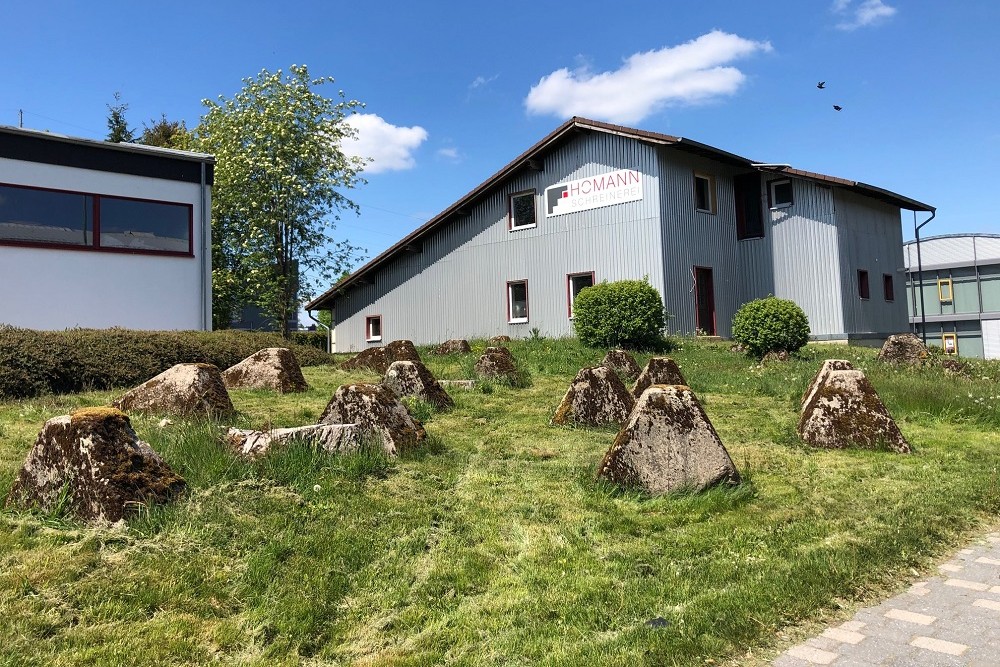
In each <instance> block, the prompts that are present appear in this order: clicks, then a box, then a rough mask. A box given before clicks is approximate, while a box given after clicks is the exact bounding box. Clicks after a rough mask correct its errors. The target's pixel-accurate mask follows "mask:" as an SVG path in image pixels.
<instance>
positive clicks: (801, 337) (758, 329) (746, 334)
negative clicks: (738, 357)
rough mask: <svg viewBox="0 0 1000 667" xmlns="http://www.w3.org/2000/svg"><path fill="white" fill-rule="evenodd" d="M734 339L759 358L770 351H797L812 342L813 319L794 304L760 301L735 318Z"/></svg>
mask: <svg viewBox="0 0 1000 667" xmlns="http://www.w3.org/2000/svg"><path fill="white" fill-rule="evenodd" d="M733 340H735V341H736V342H737V343H739V344H741V345H743V347H745V348H746V349H747V353H748V354H751V355H753V356H755V357H758V358H760V357H763V356H764V355H765V354H767V353H768V352H780V351H782V350H784V351H786V352H795V351H796V350H798V349H799V348H800V347H802V346H803V345H805V344H806V343H807V342H809V319H808V318H807V317H806V314H805V313H804V312H802V309H801V308H799V307H798V305H796V303H795V302H794V301H790V300H788V299H779V298H777V297H773V296H769V297H767V298H765V299H757V300H755V301H751V302H749V303H745V304H743V305H742V306H740V309H739V310H738V311H736V315H734V316H733Z"/></svg>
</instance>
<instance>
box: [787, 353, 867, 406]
mask: <svg viewBox="0 0 1000 667" xmlns="http://www.w3.org/2000/svg"><path fill="white" fill-rule="evenodd" d="M853 370H854V365H853V364H851V362H850V361H848V360H847V359H827V360H826V361H824V362H823V365H822V366H820V367H819V370H818V371H817V372H816V375H814V376H813V379H812V382H810V383H809V386H808V387H807V388H806V391H805V393H804V394H802V400H801V401H799V409H800V410H801V409H802V408H804V407H805V405H806V403H807V402H808V401H809V399H810V398H812V396H813V394H815V393H816V390H817V389H819V388H820V387H822V386H823V383H825V382H826V379H827V378H828V377H829V376H830V372H831V371H853Z"/></svg>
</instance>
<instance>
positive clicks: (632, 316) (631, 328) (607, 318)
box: [573, 280, 667, 349]
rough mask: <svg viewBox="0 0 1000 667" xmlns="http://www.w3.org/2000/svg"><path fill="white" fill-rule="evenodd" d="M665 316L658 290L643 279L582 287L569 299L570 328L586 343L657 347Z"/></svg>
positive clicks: (660, 341) (625, 346) (628, 346)
mask: <svg viewBox="0 0 1000 667" xmlns="http://www.w3.org/2000/svg"><path fill="white" fill-rule="evenodd" d="M666 317H667V315H666V313H665V312H664V310H663V300H662V299H661V298H660V293H659V292H658V291H657V290H656V288H655V287H653V286H652V285H650V284H649V283H648V282H646V281H645V280H619V281H617V282H613V283H609V282H603V283H600V284H598V285H594V286H593V287H586V288H584V289H583V290H581V291H580V294H578V295H577V297H576V301H574V302H573V328H574V329H575V330H576V335H577V337H578V338H579V339H580V342H581V343H583V344H584V345H587V346H589V347H600V348H613V347H624V348H629V349H656V348H659V347H660V346H661V345H662V341H663V328H664V327H665V326H666Z"/></svg>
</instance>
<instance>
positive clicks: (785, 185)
mask: <svg viewBox="0 0 1000 667" xmlns="http://www.w3.org/2000/svg"><path fill="white" fill-rule="evenodd" d="M767 199H768V206H770V207H771V208H786V207H788V206H791V205H792V203H793V201H792V182H791V181H790V180H787V179H786V180H783V181H771V182H770V183H768V184H767Z"/></svg>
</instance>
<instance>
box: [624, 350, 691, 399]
mask: <svg viewBox="0 0 1000 667" xmlns="http://www.w3.org/2000/svg"><path fill="white" fill-rule="evenodd" d="M654 384H672V385H684V386H687V380H685V379H684V375H683V374H682V373H681V369H680V367H679V366H678V365H677V362H676V361H674V360H673V359H671V358H670V357H653V358H652V359H650V360H649V363H647V364H646V367H645V368H643V369H642V373H640V374H639V379H638V380H636V381H635V386H634V387H632V396H634V397H635V398H639V397H640V396H642V392H644V391H646V390H647V389H648V388H649V387H651V386H653V385H654Z"/></svg>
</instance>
